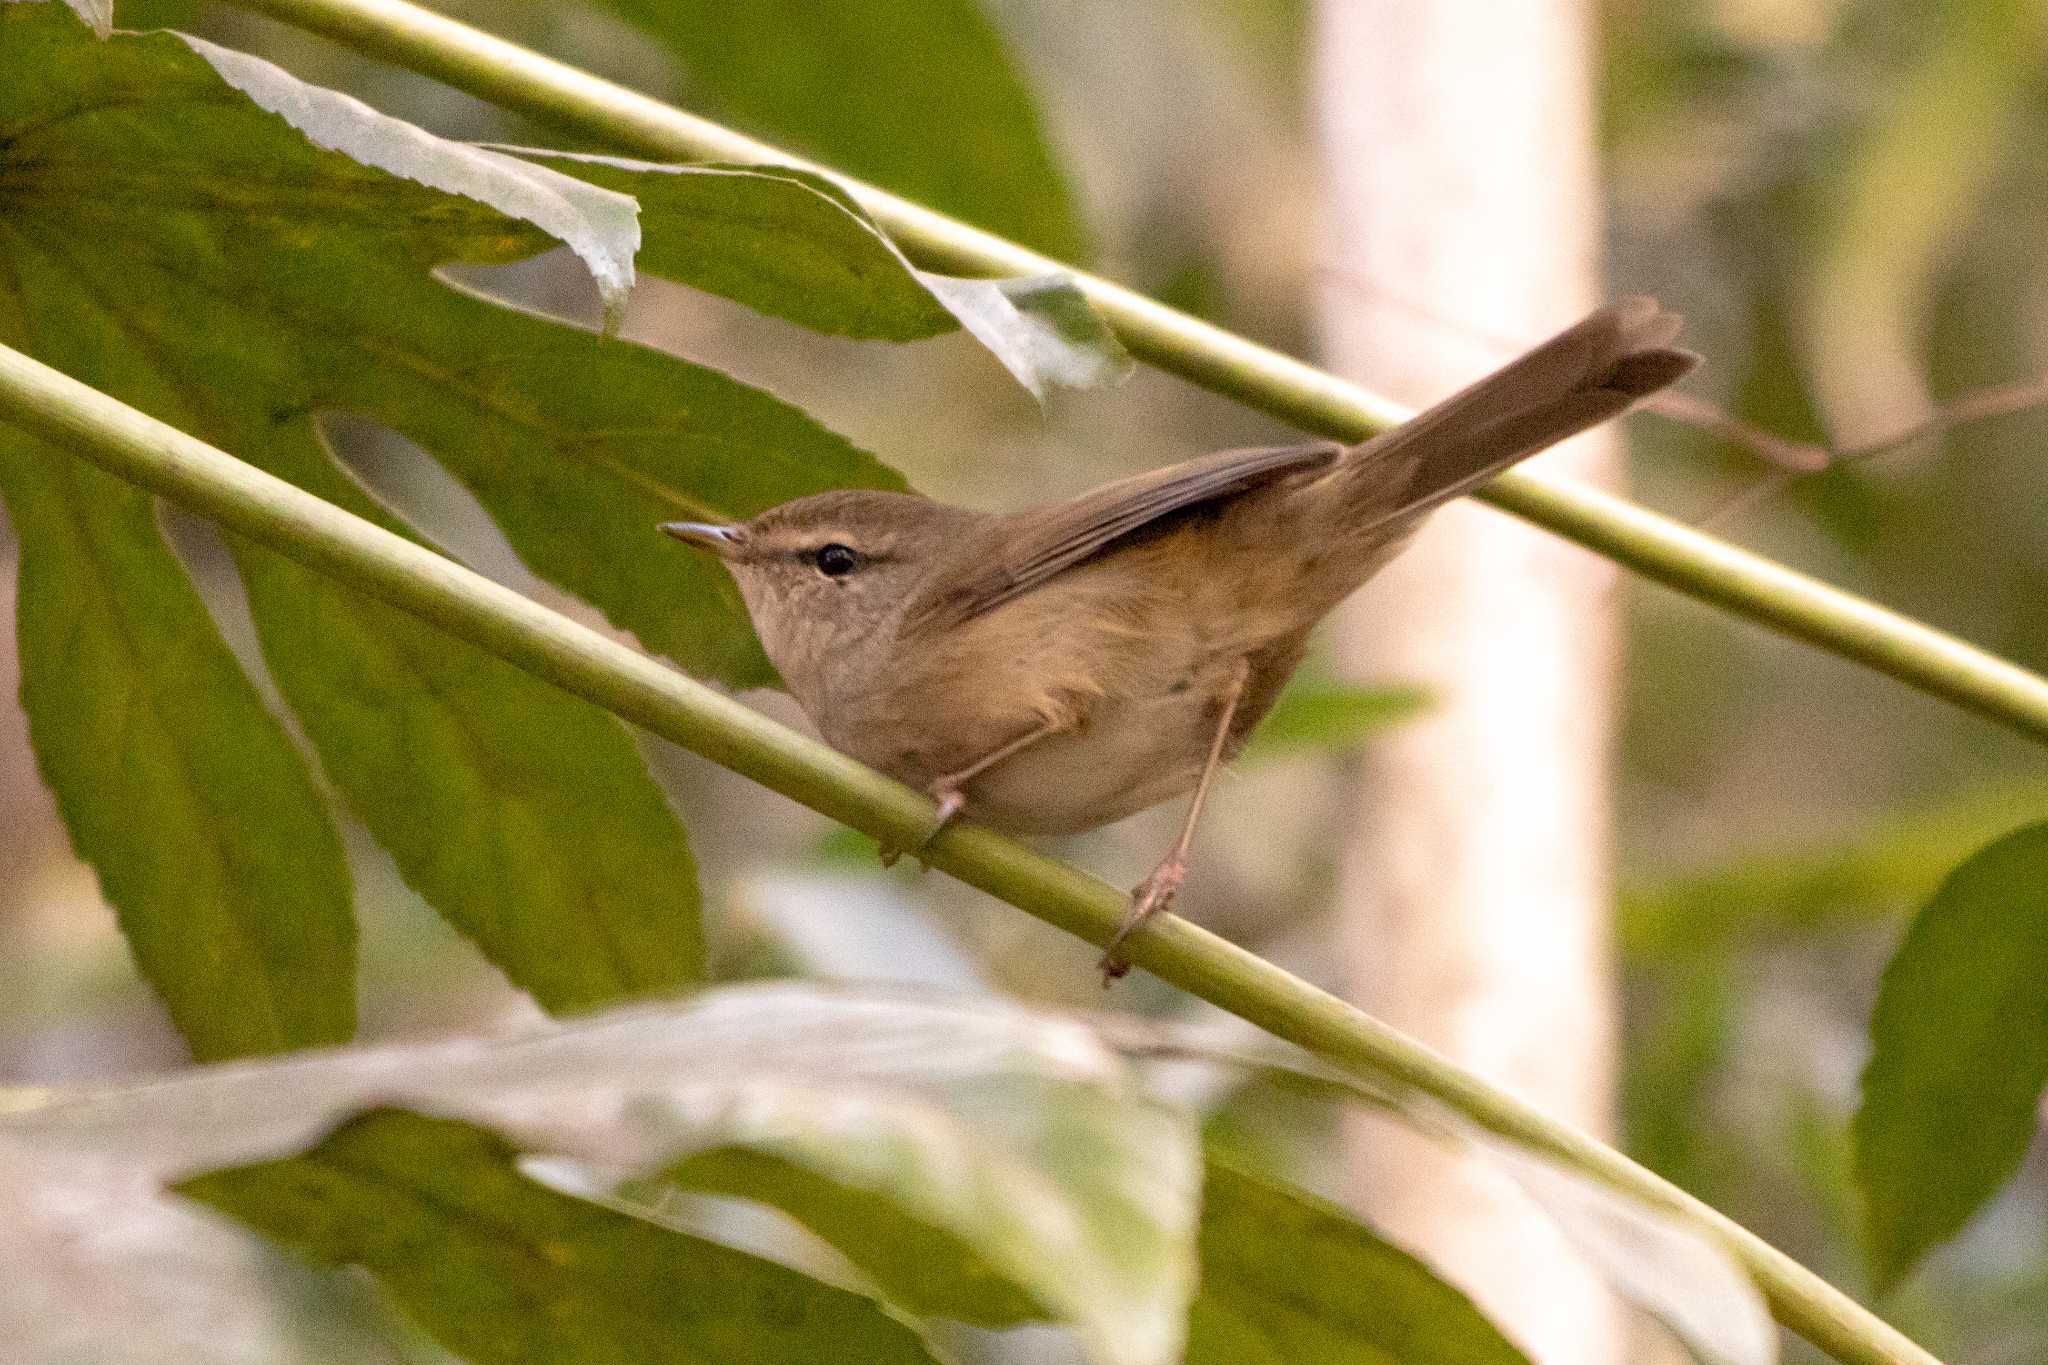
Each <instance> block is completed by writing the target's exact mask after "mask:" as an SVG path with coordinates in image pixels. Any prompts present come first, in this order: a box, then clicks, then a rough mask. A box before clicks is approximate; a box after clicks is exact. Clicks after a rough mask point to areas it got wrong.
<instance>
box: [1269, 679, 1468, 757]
mask: <svg viewBox="0 0 2048 1365" xmlns="http://www.w3.org/2000/svg"><path fill="white" fill-rule="evenodd" d="M1429 704H1430V698H1429V693H1428V692H1426V691H1425V690H1423V689H1422V688H1419V687H1355V686H1352V685H1350V684H1347V683H1338V682H1324V681H1319V680H1316V679H1312V678H1297V679H1296V680H1295V681H1293V682H1291V683H1289V684H1288V686H1287V689H1286V690H1285V691H1283V692H1282V693H1281V694H1280V700H1279V701H1278V702H1276V703H1274V706H1273V710H1272V712H1271V714H1269V715H1268V716H1267V717H1266V719H1265V720H1264V721H1262V722H1261V723H1260V725H1259V728H1258V730H1257V731H1256V732H1255V733H1254V734H1253V737H1252V742H1251V743H1250V744H1249V745H1247V746H1246V748H1245V752H1244V754H1243V756H1242V757H1241V758H1240V759H1239V762H1240V763H1242V762H1246V761H1249V762H1253V763H1263V762H1266V761H1268V760H1271V759H1277V758H1291V757H1294V756H1295V755H1297V754H1303V753H1326V752H1330V751H1332V750H1339V749H1348V748H1353V747H1355V746H1357V745H1358V744H1361V743H1363V742H1364V741H1365V740H1366V739H1367V738H1368V737H1370V736H1371V735H1373V734H1375V733H1377V732H1378V731H1380V730H1383V729H1385V728H1386V727H1387V726H1389V725H1395V724H1398V723H1400V722H1401V721H1404V720H1407V719H1409V718H1410V717H1412V716H1415V715H1417V714H1419V713H1420V712H1422V711H1425V710H1427V709H1428V708H1429Z"/></svg>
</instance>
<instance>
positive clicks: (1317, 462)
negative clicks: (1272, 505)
mask: <svg viewBox="0 0 2048 1365" xmlns="http://www.w3.org/2000/svg"><path fill="white" fill-rule="evenodd" d="M1343 450H1344V447H1342V446H1340V445H1338V444H1337V443H1336V442H1335V441H1311V442H1307V443H1305V444H1301V445H1290V446H1258V447H1254V448H1251V449H1246V450H1219V451H1217V452H1216V453H1215V454H1213V455H1202V456H1198V457H1196V458H1195V459H1192V460H1188V461H1185V462H1183V463H1181V464H1177V465H1168V466H1167V467H1166V468H1164V469H1154V470H1150V471H1148V472H1146V473H1143V474H1134V475H1132V476H1131V477H1130V478H1127V479H1118V480H1117V481H1116V482H1115V483H1108V484H1104V485H1103V486H1102V487H1100V488H1097V489H1094V490H1092V491H1090V492H1087V493H1083V494H1082V495H1081V496H1080V497H1078V498H1075V499H1074V500H1072V501H1071V502H1068V503H1064V504H1062V505H1060V506H1058V507H1052V508H1046V509H1044V510H1042V511H1040V512H1036V513H1033V514H1032V515H1031V519H1030V521H1029V523H1020V522H1012V523H1011V526H1012V527H1019V526H1021V525H1026V524H1028V527H1029V529H1028V530H1024V531H1023V532H1022V533H1021V534H1015V535H1012V536H1010V537H1005V540H1006V543H1005V544H1003V545H1002V546H1001V547H1000V549H999V550H998V551H997V553H996V554H994V555H993V556H991V557H990V558H989V559H988V560H986V561H985V562H983V563H980V564H976V565H973V566H971V567H970V568H969V570H968V572H966V573H964V574H959V575H949V576H948V581H946V582H944V583H935V584H934V585H933V587H932V588H931V589H928V590H927V592H926V594H925V600H924V601H922V602H919V603H915V604H913V606H912V607H911V616H912V617H913V618H919V617H922V618H924V619H927V620H933V621H939V620H944V621H950V622H953V623H958V622H961V621H966V620H970V619H972V618H973V617H976V616H979V615H981V614H982V613H983V612H986V611H989V610H991V609H992V608H994V607H997V606H1000V605H1002V604H1003V603H1004V602H1007V601H1009V600H1010V599H1011V598H1013V597H1015V596H1017V595H1018V594H1020V593H1024V592H1029V591H1030V590H1031V589H1032V588H1035V587H1037V586H1038V585H1039V584H1041V583H1043V582H1045V581H1046V580H1047V579H1049V578H1052V577H1053V576H1054V575H1056V574H1059V573H1062V572H1064V571H1066V570H1067V569H1071V568H1073V567H1074V566H1075V565H1077V564H1082V563H1085V562H1087V561H1088V560H1090V559H1093V558H1094V557H1095V556H1097V555H1099V554H1101V553H1103V552H1104V551H1106V550H1109V549H1111V548H1113V547H1114V546H1116V544H1117V543H1118V542H1120V541H1122V540H1124V539H1125V538H1127V537H1129V536H1131V535H1132V534H1134V533H1136V532H1138V531H1141V530H1143V529H1145V528H1146V527H1149V526H1155V525H1157V524H1158V523H1159V522H1161V521H1162V520H1164V519H1166V518H1168V517H1172V516H1174V515H1176V514H1178V513H1182V512H1186V511H1189V510H1190V509H1193V508H1196V507H1200V506H1203V505H1205V504H1208V503H1213V502H1217V501H1219V500H1221V499H1224V498H1232V497H1236V496H1238V495H1239V494H1241V493H1246V492H1249V491H1251V490H1252V489H1254V488H1260V487H1263V486H1264V485H1266V484H1269V483H1271V482H1273V481H1274V480H1275V479H1280V478H1284V477H1286V476H1288V475H1290V474H1296V473H1300V472H1302V471H1304V470H1319V469H1324V468H1327V467H1328V466H1329V465H1330V464H1331V463H1332V462H1333V461H1335V460H1336V458H1337V457H1338V456H1339V455H1340V454H1342V453H1343Z"/></svg>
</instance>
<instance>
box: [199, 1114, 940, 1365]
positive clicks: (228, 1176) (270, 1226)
mask: <svg viewBox="0 0 2048 1365" xmlns="http://www.w3.org/2000/svg"><path fill="white" fill-rule="evenodd" d="M518 1159H519V1153H518V1151H517V1149H515V1148H514V1147H513V1146H512V1145H511V1144H510V1143H508V1142H506V1141H505V1140H504V1139H502V1138H500V1137H498V1136H497V1135H496V1134H493V1133H490V1132H487V1131H485V1130H483V1129H481V1128H477V1127H473V1126H471V1125H469V1124H466V1123H459V1122H455V1121H453V1120H449V1119H436V1118H427V1117H424V1116H422V1115H418V1114H412V1113H407V1112H405V1111H404V1110H399V1109H373V1110H371V1111H369V1112H368V1113H365V1114H362V1115H360V1116H358V1117H356V1118H353V1119H351V1120H349V1121H348V1122H347V1123H344V1124H343V1125H342V1126H341V1127H340V1128H338V1129H336V1130H335V1131H334V1132H332V1133H330V1134H329V1135H328V1136H327V1137H326V1138H325V1139H323V1140H322V1141H321V1142H320V1143H319V1144H318V1145H317V1146H315V1147H313V1148H312V1149H311V1150H310V1151H307V1152H306V1153H304V1154H303V1155H300V1156H295V1157H291V1158H287V1159H285V1160H281V1161H272V1162H265V1163H262V1164H260V1165H254V1166H245V1167H241V1168H239V1169H234V1170H226V1171H218V1172H214V1173H212V1174H209V1175H203V1176H199V1177H196V1178H194V1179H190V1180H187V1181H185V1182H183V1183H182V1184H180V1185H179V1186H178V1188H179V1190H180V1191H181V1192H182V1193H184V1194H186V1195H189V1196H191V1197H192V1198H195V1199H199V1200H202V1201H204V1202H206V1203H208V1204H211V1205H212V1206H214V1207H215V1208H218V1209H220V1210H222V1211H223V1212H225V1213H228V1214H231V1215H232V1216H234V1217H235V1218H238V1219H240V1220H241V1221H242V1222H244V1223H247V1224H248V1225H249V1226H251V1227H253V1228H256V1229H258V1230H259V1231H262V1232H264V1233H266V1234H268V1235H269V1236H271V1237H273V1238H276V1239H277V1240H279V1241H281V1242H283V1243H284V1244H286V1245H287V1246H290V1247H293V1248H294V1249H296V1250H298V1251H300V1252H302V1253H304V1254H305V1255H308V1256H311V1257H313V1258H315V1259H317V1260H320V1261H323V1262H326V1263H328V1264H330V1265H337V1266H340V1265H362V1266H365V1267H367V1268H368V1269H369V1270H370V1272H371V1273H372V1274H374V1275H376V1277H377V1278H378V1280H379V1281H380V1282H382V1284H383V1285H384V1286H385V1288H386V1289H388V1290H389V1291H390V1292H391V1294H392V1295H393V1296H394V1297H395V1298H396V1299H397V1300H398V1301H399V1303H401V1304H402V1305H404V1307H405V1309H406V1311H407V1312H408V1313H409V1314H410V1315H411V1316H412V1317H413V1318H415V1319H416V1320H417V1321H418V1322H419V1323H420V1324H421V1325H422V1326H424V1327H425V1328H426V1329H427V1331H428V1332H429V1333H430V1334H431V1335H432V1336H433V1337H434V1339H435V1340H437V1341H439V1342H440V1343H441V1344H442V1345H444V1346H446V1347H448V1348H449V1349H450V1350H452V1351H455V1352H457V1353H458V1354H460V1355H461V1356H462V1357H463V1358H464V1359H467V1360H472V1361H479V1362H490V1363H492V1365H498V1363H502V1365H524V1363H525V1362H533V1363H534V1365H541V1363H542V1362H546V1365H606V1363H607V1362H620V1365H626V1363H627V1362H631V1363H632V1365H640V1363H641V1362H678V1363H682V1362H706V1363H707V1365H710V1363H711V1362H718V1363H720V1365H722V1363H723V1362H727V1361H739V1360H744V1361H758V1362H763V1365H768V1363H770V1362H776V1361H787V1362H791V1365H796V1363H797V1362H802V1365H810V1362H813V1361H817V1360H825V1359H829V1360H834V1361H846V1362H848V1365H886V1363H889V1362H928V1361H929V1360H930V1359H931V1357H930V1356H929V1355H928V1354H927V1353H926V1352H925V1350H924V1348H923V1347H922V1345H921V1344H920V1343H919V1342H918V1339H917V1337H916V1335H915V1334H913V1333H912V1332H911V1331H910V1329H908V1328H907V1327H904V1326H903V1325H902V1324H900V1323H898V1322H896V1321H895V1320H893V1319H891V1318H890V1317H888V1316H887V1315H885V1314H884V1313H883V1312H882V1311H881V1309H880V1308H879V1307H878V1306H877V1305H876V1304H875V1303H874V1302H873V1301H872V1300H869V1299H865V1298H862V1297H861V1296H860V1295H858V1294H853V1293H850V1292H848V1291H846V1290H844V1289H839V1288H835V1287H833V1286H830V1285H827V1284H823V1283H821V1282H819V1281H816V1280H812V1279H809V1278H808V1277H806V1276H803V1275H801V1274H799V1273H797V1272H796V1271H794V1270H790V1269H788V1268H787V1267H784V1266H781V1265H778V1264H776V1263H775V1262H773V1261H765V1260H762V1259H760V1258H759V1257H756V1256H751V1255H748V1254H747V1253H745V1252H742V1251H736V1250H733V1249H732V1248H730V1247H724V1246H720V1245H719V1244H717V1243H716V1242H711V1241H706V1240H705V1239H703V1238H700V1237H692V1236H690V1235H688V1234H686V1233H682V1232H677V1231H674V1230H672V1229H668V1228H664V1227H660V1226H658V1225H656V1224H653V1223H649V1222H645V1221H642V1220H640V1219H637V1218H633V1217H631V1216H629V1215H626V1214H623V1213H620V1212H618V1211H615V1210H613V1209H609V1208H605V1207H603V1206H600V1205H597V1204H592V1203H586V1202H584V1201H583V1200H580V1199H576V1198H573V1197H571V1196H569V1195H565V1194H560V1193H557V1192H556V1191H554V1190H551V1189H548V1188H547V1187H545V1186H542V1185H540V1184H538V1183H536V1182H535V1181H533V1180H530V1179H528V1178H527V1177H526V1176H524V1175H522V1174H521V1173H520V1171H519V1169H518V1164H517V1163H518Z"/></svg>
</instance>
